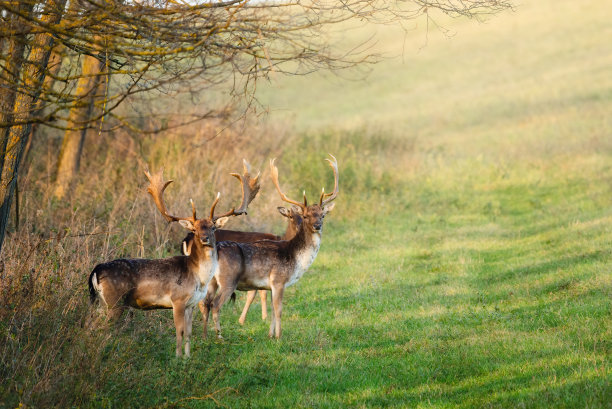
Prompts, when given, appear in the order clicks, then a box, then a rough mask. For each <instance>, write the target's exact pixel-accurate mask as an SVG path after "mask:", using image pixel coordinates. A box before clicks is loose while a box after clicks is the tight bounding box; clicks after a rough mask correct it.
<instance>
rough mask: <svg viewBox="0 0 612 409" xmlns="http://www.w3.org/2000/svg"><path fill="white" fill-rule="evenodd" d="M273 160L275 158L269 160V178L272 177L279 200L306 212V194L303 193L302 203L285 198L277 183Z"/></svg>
mask: <svg viewBox="0 0 612 409" xmlns="http://www.w3.org/2000/svg"><path fill="white" fill-rule="evenodd" d="M275 160H276V158H274V159H271V160H270V173H271V176H272V182H274V186H276V190H278V194H279V195H280V197H281V199H282V200H284V201H285V202H287V203H291V204H294V205H296V206H299V207H300V208H301V209H302V210H306V207H307V206H308V205H307V202H306V194H305V193H304V203H300V202H298V201H295V200H291V199H289V198H288V197H287V196H285V194H284V193H283V191H282V190H281V188H280V185H279V183H278V169H277V168H276V166H275V165H274V161H275Z"/></svg>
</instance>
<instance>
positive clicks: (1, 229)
mask: <svg viewBox="0 0 612 409" xmlns="http://www.w3.org/2000/svg"><path fill="white" fill-rule="evenodd" d="M65 5H66V0H49V1H48V2H47V4H46V7H45V13H44V15H43V17H42V18H41V20H42V22H43V23H44V24H57V23H59V21H60V20H61V18H62V15H63V12H64V8H65ZM52 48H53V36H51V35H50V34H48V33H41V34H37V35H36V36H35V37H34V39H33V43H32V50H31V51H30V57H29V58H28V60H27V64H26V65H25V67H24V68H23V69H22V85H21V87H19V90H18V93H17V96H16V98H15V104H14V105H15V107H14V110H13V121H14V123H22V124H19V125H15V126H12V127H11V128H10V129H9V132H8V138H7V141H6V148H5V149H4V151H3V156H4V162H3V167H2V177H1V180H0V204H1V205H0V251H1V249H2V243H3V242H4V235H5V234H6V227H7V223H8V217H9V211H10V208H11V201H12V199H13V195H14V192H15V184H16V182H17V173H18V171H19V164H20V162H21V157H22V156H23V151H24V148H25V143H26V141H27V139H28V135H29V133H30V129H31V124H30V123H28V122H27V121H28V120H29V119H30V117H31V113H32V110H33V109H34V107H35V104H36V101H37V100H38V97H39V95H40V92H41V89H42V83H43V81H44V78H45V70H46V68H47V63H48V61H49V55H50V54H51V49H52Z"/></svg>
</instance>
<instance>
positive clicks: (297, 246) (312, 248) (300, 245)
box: [289, 223, 322, 256]
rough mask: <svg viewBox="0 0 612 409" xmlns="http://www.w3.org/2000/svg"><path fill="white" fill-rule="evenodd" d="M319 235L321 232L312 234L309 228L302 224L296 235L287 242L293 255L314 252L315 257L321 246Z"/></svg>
mask: <svg viewBox="0 0 612 409" xmlns="http://www.w3.org/2000/svg"><path fill="white" fill-rule="evenodd" d="M321 233H322V232H321V231H315V232H313V231H312V229H311V228H310V226H306V224H305V223H302V225H301V226H300V227H299V229H298V231H297V233H296V235H295V236H294V237H293V238H292V239H291V240H290V241H289V242H290V245H291V249H292V250H293V252H294V254H300V253H304V252H314V255H315V256H316V253H317V252H318V251H319V247H320V246H321Z"/></svg>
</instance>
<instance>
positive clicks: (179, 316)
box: [172, 302, 185, 358]
mask: <svg viewBox="0 0 612 409" xmlns="http://www.w3.org/2000/svg"><path fill="white" fill-rule="evenodd" d="M172 315H173V316H174V326H175V327H176V356H177V358H178V357H180V356H182V354H183V334H184V332H185V304H184V303H182V302H177V303H174V304H173V305H172Z"/></svg>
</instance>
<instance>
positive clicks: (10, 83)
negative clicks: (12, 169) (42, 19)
mask: <svg viewBox="0 0 612 409" xmlns="http://www.w3.org/2000/svg"><path fill="white" fill-rule="evenodd" d="M33 7H34V4H33V3H28V2H24V3H21V4H20V6H19V8H20V11H21V12H23V13H27V14H28V15H29V14H31V13H32V9H33ZM7 20H9V21H10V27H9V31H10V32H15V30H17V29H18V28H19V25H20V24H21V21H20V19H19V17H17V16H9V17H8V18H7ZM26 41H27V40H26V37H25V36H19V35H14V36H13V37H10V40H8V41H7V44H6V47H7V54H6V55H7V56H8V59H7V61H6V66H5V67H4V68H5V69H4V73H3V74H4V75H3V77H4V78H0V153H1V154H0V172H2V169H3V167H4V152H5V151H6V144H7V143H8V134H9V128H10V124H11V123H12V120H13V110H14V108H15V98H16V96H17V89H18V88H19V77H20V74H21V68H22V66H23V59H24V52H25V46H26ZM3 45H4V44H3Z"/></svg>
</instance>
